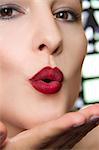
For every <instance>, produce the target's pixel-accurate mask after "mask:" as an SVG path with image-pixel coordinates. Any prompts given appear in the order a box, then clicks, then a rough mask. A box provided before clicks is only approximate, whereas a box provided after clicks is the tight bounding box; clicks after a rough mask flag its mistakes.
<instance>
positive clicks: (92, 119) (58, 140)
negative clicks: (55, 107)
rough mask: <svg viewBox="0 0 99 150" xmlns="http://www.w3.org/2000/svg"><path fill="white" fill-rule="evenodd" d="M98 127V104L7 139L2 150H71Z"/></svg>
mask: <svg viewBox="0 0 99 150" xmlns="http://www.w3.org/2000/svg"><path fill="white" fill-rule="evenodd" d="M97 125H99V104H95V105H92V106H89V107H87V108H85V109H81V110H80V111H78V112H70V113H67V114H65V115H64V116H62V117H60V118H59V119H57V120H53V121H49V122H47V123H44V124H42V125H39V126H37V127H35V128H33V129H31V130H27V131H24V132H22V133H20V134H18V135H17V136H15V137H14V138H12V139H8V140H7V142H6V146H5V147H4V148H2V150H12V149H13V150H56V149H57V150H64V149H65V150H66V149H71V148H72V147H73V146H74V145H75V144H76V143H77V142H79V141H80V140H81V139H82V138H83V137H84V136H85V135H86V134H87V133H88V132H89V131H91V130H92V129H93V128H95V127H96V126H97Z"/></svg>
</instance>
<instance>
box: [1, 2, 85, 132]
mask: <svg viewBox="0 0 99 150" xmlns="http://www.w3.org/2000/svg"><path fill="white" fill-rule="evenodd" d="M85 54H86V38H85V35H84V30H83V27H82V23H81V5H80V0H0V107H1V108H0V114H1V117H2V120H3V121H4V122H7V123H8V124H10V125H12V126H15V127H19V128H21V129H29V128H31V127H33V126H35V125H37V124H39V123H42V122H45V121H48V120H51V119H55V118H57V117H59V116H61V115H63V114H64V113H65V112H67V111H69V110H70V108H71V107H72V106H73V103H74V101H75V99H76V98H77V96H78V93H79V89H80V80H81V66H82V63H83V59H84V57H85ZM48 66H50V67H51V68H55V67H58V68H59V69H60V70H61V71H62V73H63V75H64V80H63V83H62V87H61V89H60V90H59V91H58V92H56V93H53V94H45V93H42V92H39V91H38V90H36V89H35V88H34V87H33V86H32V85H31V84H30V82H29V79H31V78H32V77H33V76H34V75H35V74H37V73H38V72H39V71H40V70H42V69H43V68H45V67H48ZM47 84H49V83H47Z"/></svg>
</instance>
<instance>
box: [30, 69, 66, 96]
mask: <svg viewBox="0 0 99 150" xmlns="http://www.w3.org/2000/svg"><path fill="white" fill-rule="evenodd" d="M63 79H64V76H63V73H62V72H61V71H60V69H59V68H57V67H55V68H51V67H50V66H47V67H45V68H43V69H42V70H40V71H39V72H38V73H37V74H35V75H34V76H33V77H32V78H31V79H29V81H30V83H31V85H32V87H33V88H35V89H36V90H37V91H39V92H41V93H43V94H55V93H57V92H58V91H59V90H60V89H61V87H62V82H63Z"/></svg>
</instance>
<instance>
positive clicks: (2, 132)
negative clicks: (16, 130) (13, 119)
mask: <svg viewBox="0 0 99 150" xmlns="http://www.w3.org/2000/svg"><path fill="white" fill-rule="evenodd" d="M6 138H7V129H6V127H5V126H4V125H3V124H2V122H0V147H1V146H2V145H4V144H5V142H6Z"/></svg>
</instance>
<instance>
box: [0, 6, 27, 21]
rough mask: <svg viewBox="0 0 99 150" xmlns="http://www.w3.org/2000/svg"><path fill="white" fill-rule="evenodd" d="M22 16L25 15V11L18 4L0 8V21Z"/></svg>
mask: <svg viewBox="0 0 99 150" xmlns="http://www.w3.org/2000/svg"><path fill="white" fill-rule="evenodd" d="M22 14H25V10H23V9H22V8H21V7H20V6H17V5H16V4H6V5H1V6H0V19H2V20H9V19H13V18H16V17H18V16H19V15H22Z"/></svg>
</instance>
